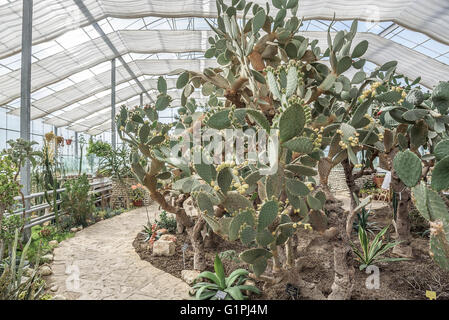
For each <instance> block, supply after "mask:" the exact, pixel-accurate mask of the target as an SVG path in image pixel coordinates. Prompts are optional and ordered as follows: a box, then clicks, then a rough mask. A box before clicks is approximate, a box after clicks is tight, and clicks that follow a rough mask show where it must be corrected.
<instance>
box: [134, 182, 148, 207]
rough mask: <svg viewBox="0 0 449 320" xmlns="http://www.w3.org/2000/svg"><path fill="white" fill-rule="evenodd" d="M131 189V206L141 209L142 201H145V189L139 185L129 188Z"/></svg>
mask: <svg viewBox="0 0 449 320" xmlns="http://www.w3.org/2000/svg"><path fill="white" fill-rule="evenodd" d="M131 189H132V200H133V205H134V206H135V207H143V200H144V199H145V189H144V188H143V186H142V185H141V184H140V183H139V184H137V185H133V186H131Z"/></svg>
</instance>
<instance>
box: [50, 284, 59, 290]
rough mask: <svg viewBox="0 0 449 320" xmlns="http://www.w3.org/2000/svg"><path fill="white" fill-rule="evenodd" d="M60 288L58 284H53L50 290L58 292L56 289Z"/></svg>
mask: <svg viewBox="0 0 449 320" xmlns="http://www.w3.org/2000/svg"><path fill="white" fill-rule="evenodd" d="M58 289H59V287H58V286H57V285H54V286H52V287H51V288H50V291H51V292H56V291H58Z"/></svg>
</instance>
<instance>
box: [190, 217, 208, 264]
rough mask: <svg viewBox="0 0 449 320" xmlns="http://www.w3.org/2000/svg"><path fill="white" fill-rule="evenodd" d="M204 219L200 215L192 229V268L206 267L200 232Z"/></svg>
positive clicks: (204, 222) (204, 223)
mask: <svg viewBox="0 0 449 320" xmlns="http://www.w3.org/2000/svg"><path fill="white" fill-rule="evenodd" d="M205 225H206V221H205V220H204V219H203V218H202V217H200V218H199V219H198V221H197V222H196V224H195V227H194V228H193V230H192V236H191V241H192V246H193V269H194V270H198V271H204V269H205V268H206V260H205V257H204V240H203V236H202V234H201V231H202V230H203V228H204V226H205Z"/></svg>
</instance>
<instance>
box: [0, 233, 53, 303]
mask: <svg viewBox="0 0 449 320" xmlns="http://www.w3.org/2000/svg"><path fill="white" fill-rule="evenodd" d="M18 243H19V230H16V232H15V237H14V245H13V250H12V255H11V260H10V261H9V263H8V262H5V263H3V272H2V275H1V276H0V300H39V299H40V296H41V295H42V293H43V290H44V285H45V283H44V282H43V281H42V280H41V279H40V278H39V274H38V266H39V256H40V255H38V256H37V260H36V263H35V267H34V269H33V270H32V272H31V275H29V277H27V278H25V267H24V266H25V257H26V255H27V250H28V248H29V246H30V243H31V238H30V239H29V240H28V242H27V244H26V245H25V247H24V248H23V250H22V255H21V257H20V260H19V264H18V265H17V263H16V257H17V253H18V250H17V246H18Z"/></svg>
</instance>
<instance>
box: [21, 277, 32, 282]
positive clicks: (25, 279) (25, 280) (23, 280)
mask: <svg viewBox="0 0 449 320" xmlns="http://www.w3.org/2000/svg"><path fill="white" fill-rule="evenodd" d="M28 280H30V277H26V276H22V278H21V280H20V284H24V283H26V282H27V281H28Z"/></svg>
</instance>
